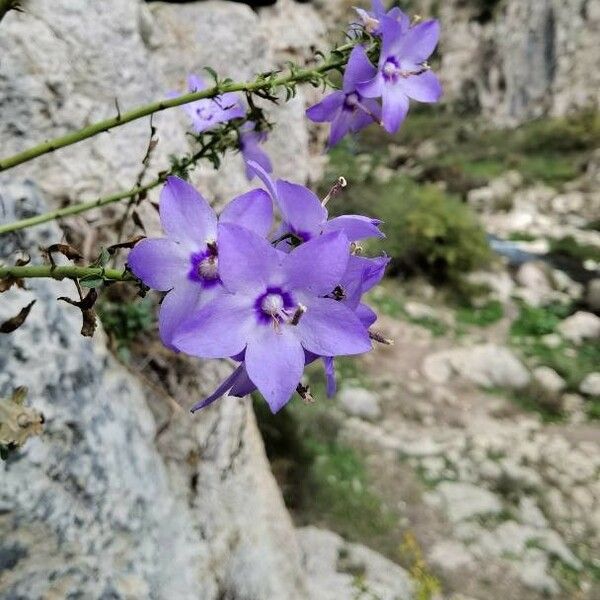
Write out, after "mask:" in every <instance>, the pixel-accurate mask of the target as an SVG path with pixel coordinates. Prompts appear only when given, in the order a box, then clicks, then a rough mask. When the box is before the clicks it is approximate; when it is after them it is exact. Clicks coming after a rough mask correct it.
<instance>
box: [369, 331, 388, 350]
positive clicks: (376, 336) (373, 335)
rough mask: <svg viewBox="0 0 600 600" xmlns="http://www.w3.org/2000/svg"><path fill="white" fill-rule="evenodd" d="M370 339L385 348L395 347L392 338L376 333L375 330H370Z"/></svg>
mask: <svg viewBox="0 0 600 600" xmlns="http://www.w3.org/2000/svg"><path fill="white" fill-rule="evenodd" d="M369 338H370V339H372V340H373V341H374V342H378V343H379V344H383V345H384V346H393V345H394V340H392V339H391V338H386V337H384V336H383V335H382V334H381V333H379V332H378V331H374V330H373V329H369Z"/></svg>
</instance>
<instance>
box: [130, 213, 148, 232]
mask: <svg viewBox="0 0 600 600" xmlns="http://www.w3.org/2000/svg"><path fill="white" fill-rule="evenodd" d="M131 219H132V220H133V222H134V223H135V224H136V225H137V226H138V227H139V228H140V229H141V230H142V231H143V232H144V233H145V232H146V228H145V227H144V224H143V223H142V219H141V218H140V215H139V214H138V212H137V210H134V211H133V212H132V213H131Z"/></svg>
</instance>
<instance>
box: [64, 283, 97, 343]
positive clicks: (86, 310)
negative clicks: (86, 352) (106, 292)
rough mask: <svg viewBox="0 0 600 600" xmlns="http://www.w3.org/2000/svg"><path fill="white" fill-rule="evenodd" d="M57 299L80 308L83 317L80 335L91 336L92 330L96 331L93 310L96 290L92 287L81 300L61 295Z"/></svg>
mask: <svg viewBox="0 0 600 600" xmlns="http://www.w3.org/2000/svg"><path fill="white" fill-rule="evenodd" d="M58 300H62V301H63V302H67V303H68V304H71V305H72V306H76V307H77V308H79V309H80V310H81V316H82V319H83V324H82V326H81V335H83V336H84V337H92V336H93V335H94V331H96V312H95V311H94V304H96V300H98V292H96V290H95V289H93V288H92V289H91V290H90V291H89V292H88V293H87V294H86V296H85V298H83V299H82V300H72V299H71V298H67V297H66V296H61V297H60V298H58Z"/></svg>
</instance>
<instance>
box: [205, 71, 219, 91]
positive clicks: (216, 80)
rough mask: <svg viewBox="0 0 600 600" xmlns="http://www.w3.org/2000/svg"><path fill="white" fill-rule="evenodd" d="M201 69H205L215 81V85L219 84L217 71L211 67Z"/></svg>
mask: <svg viewBox="0 0 600 600" xmlns="http://www.w3.org/2000/svg"><path fill="white" fill-rule="evenodd" d="M203 70H204V71H206V72H207V73H208V74H209V75H210V76H211V78H212V79H213V81H214V82H215V85H216V86H217V85H219V76H218V74H217V72H216V71H215V70H214V69H213V68H211V67H204V68H203Z"/></svg>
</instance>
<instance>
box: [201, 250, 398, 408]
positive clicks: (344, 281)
mask: <svg viewBox="0 0 600 600" xmlns="http://www.w3.org/2000/svg"><path fill="white" fill-rule="evenodd" d="M388 262H389V259H388V258H387V257H386V256H382V257H378V258H364V257H357V256H350V257H349V259H348V265H347V267H346V271H345V272H344V275H343V276H342V278H341V280H340V282H339V284H338V285H336V287H335V288H334V291H333V293H332V294H330V295H329V297H331V298H333V299H335V300H337V301H338V302H342V303H343V304H345V305H346V306H347V307H348V308H350V309H351V310H353V311H354V313H355V315H356V316H357V317H358V319H359V320H360V322H361V323H362V324H363V327H364V328H365V329H368V328H369V327H370V326H371V325H373V323H374V322H375V321H376V320H377V315H376V314H375V313H374V312H373V311H372V310H371V308H369V307H368V306H367V305H366V304H363V303H361V302H360V299H361V296H362V294H364V293H365V292H367V291H369V290H370V289H372V288H373V287H374V286H375V285H377V284H378V283H379V282H380V281H381V279H382V277H383V274H384V271H385V267H386V266H387V264H388ZM243 358H244V355H243V353H242V354H241V355H240V356H239V357H238V359H239V360H243ZM318 358H322V361H323V366H324V368H325V379H326V390H327V396H328V397H330V398H331V397H332V396H333V395H334V394H335V391H336V387H337V385H336V378H335V363H334V357H333V356H323V357H319V356H318V355H317V354H314V353H312V352H308V351H306V350H305V352H304V363H305V364H306V365H308V364H310V363H312V362H314V361H315V360H317V359H318ZM254 390H256V386H255V385H254V384H253V383H252V381H251V380H250V378H249V377H248V373H247V371H246V366H245V364H244V363H243V362H242V364H241V365H240V366H239V367H237V369H235V370H234V371H233V373H232V374H231V375H230V376H229V377H228V378H227V379H226V380H225V381H223V383H221V384H220V385H219V387H217V389H216V390H215V391H214V392H213V393H212V394H211V395H210V396H208V397H207V398H205V399H204V400H202V401H200V402H198V403H197V404H196V405H194V407H193V408H192V410H193V411H196V410H200V409H202V408H205V407H206V406H209V405H210V404H212V403H213V402H215V401H216V400H218V399H219V398H220V397H221V396H223V395H224V394H226V393H228V394H229V395H230V396H236V397H238V398H241V397H243V396H246V395H247V394H250V393H252V392H253V391H254Z"/></svg>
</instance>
